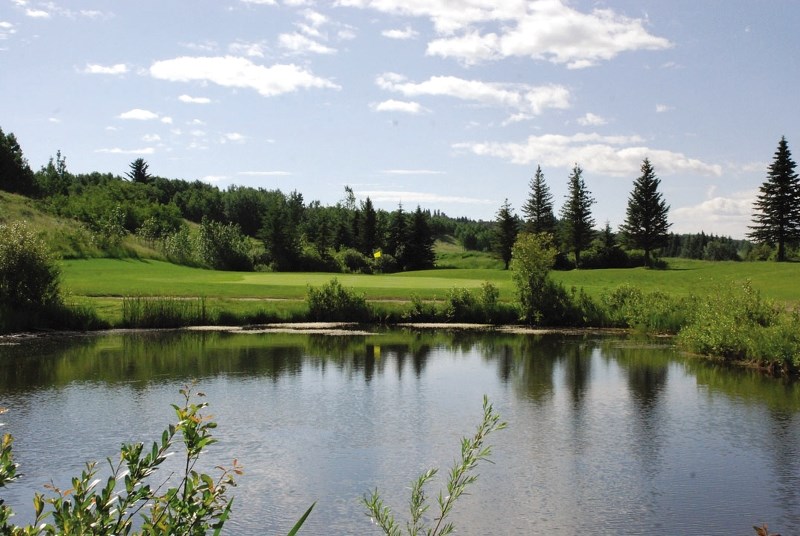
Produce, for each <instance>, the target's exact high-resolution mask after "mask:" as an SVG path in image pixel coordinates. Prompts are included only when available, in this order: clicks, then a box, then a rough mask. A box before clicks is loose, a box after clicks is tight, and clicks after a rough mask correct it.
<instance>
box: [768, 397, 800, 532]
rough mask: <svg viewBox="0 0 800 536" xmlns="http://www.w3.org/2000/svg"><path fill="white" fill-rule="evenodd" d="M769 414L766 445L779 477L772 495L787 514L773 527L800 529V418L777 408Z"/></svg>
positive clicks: (794, 413) (773, 523)
mask: <svg viewBox="0 0 800 536" xmlns="http://www.w3.org/2000/svg"><path fill="white" fill-rule="evenodd" d="M768 415H769V421H768V427H769V430H770V432H769V434H767V436H768V438H767V441H766V442H765V443H766V445H767V447H766V448H767V450H768V451H770V452H771V454H772V463H773V465H774V471H775V474H776V475H778V481H777V482H776V483H775V486H774V487H773V489H772V493H771V495H772V497H773V500H775V501H779V502H780V503H781V506H782V507H783V511H784V512H785V513H784V515H783V517H782V519H779V520H778V519H776V520H775V521H774V522H773V521H770V526H776V527H778V526H782V527H787V526H793V527H797V526H800V416H799V415H798V414H797V413H796V412H787V411H783V410H775V409H773V410H771V411H769V412H768Z"/></svg>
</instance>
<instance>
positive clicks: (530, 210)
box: [522, 166, 557, 235]
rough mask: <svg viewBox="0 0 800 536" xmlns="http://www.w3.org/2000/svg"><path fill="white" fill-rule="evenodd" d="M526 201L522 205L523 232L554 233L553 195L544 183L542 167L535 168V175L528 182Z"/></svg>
mask: <svg viewBox="0 0 800 536" xmlns="http://www.w3.org/2000/svg"><path fill="white" fill-rule="evenodd" d="M530 189H531V191H530V193H529V194H528V200H527V201H526V202H525V204H524V205H522V213H523V214H525V230H526V231H527V232H529V233H550V234H553V235H554V234H555V232H556V223H557V222H556V217H555V215H554V214H553V194H551V193H550V188H549V187H548V186H547V183H546V182H545V181H544V173H542V167H541V166H536V174H535V175H534V176H533V178H532V179H531V182H530Z"/></svg>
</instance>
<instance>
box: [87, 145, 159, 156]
mask: <svg viewBox="0 0 800 536" xmlns="http://www.w3.org/2000/svg"><path fill="white" fill-rule="evenodd" d="M95 152H96V153H105V154H139V155H142V154H153V153H155V152H156V150H155V149H154V148H152V147H145V148H144V149H121V148H119V147H114V148H111V149H97V150H96V151H95Z"/></svg>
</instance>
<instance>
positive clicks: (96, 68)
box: [83, 63, 128, 75]
mask: <svg viewBox="0 0 800 536" xmlns="http://www.w3.org/2000/svg"><path fill="white" fill-rule="evenodd" d="M83 72H84V73H86V74H114V75H119V74H125V73H127V72H128V66H127V65H125V64H124V63H116V64H114V65H98V64H96V63H87V64H86V67H85V68H84V69H83Z"/></svg>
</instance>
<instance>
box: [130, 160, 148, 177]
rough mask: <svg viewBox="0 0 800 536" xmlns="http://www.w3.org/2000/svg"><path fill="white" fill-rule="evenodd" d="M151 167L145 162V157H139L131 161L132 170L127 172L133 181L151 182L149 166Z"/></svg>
mask: <svg viewBox="0 0 800 536" xmlns="http://www.w3.org/2000/svg"><path fill="white" fill-rule="evenodd" d="M148 167H150V166H148V165H147V162H145V160H144V158H137V159H136V160H134V161H133V162H131V165H130V168H131V170H130V171H128V172H127V173H125V175H127V176H128V178H130V179H131V180H132V181H133V182H150V174H149V173H148V172H147V168H148Z"/></svg>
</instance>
